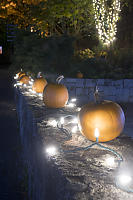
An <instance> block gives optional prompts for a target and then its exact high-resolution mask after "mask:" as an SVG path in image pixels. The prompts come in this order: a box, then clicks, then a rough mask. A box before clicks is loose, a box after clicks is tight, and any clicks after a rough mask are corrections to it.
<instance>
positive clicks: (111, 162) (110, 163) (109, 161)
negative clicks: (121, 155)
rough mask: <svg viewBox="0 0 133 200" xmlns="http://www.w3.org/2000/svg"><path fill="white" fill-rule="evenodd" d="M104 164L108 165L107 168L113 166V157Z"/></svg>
mask: <svg viewBox="0 0 133 200" xmlns="http://www.w3.org/2000/svg"><path fill="white" fill-rule="evenodd" d="M106 164H107V165H109V166H114V164H115V160H114V158H113V157H109V158H107V159H106Z"/></svg>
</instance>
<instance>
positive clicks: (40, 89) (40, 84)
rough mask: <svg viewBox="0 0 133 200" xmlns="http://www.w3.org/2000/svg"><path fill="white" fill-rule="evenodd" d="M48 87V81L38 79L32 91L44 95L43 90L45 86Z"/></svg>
mask: <svg viewBox="0 0 133 200" xmlns="http://www.w3.org/2000/svg"><path fill="white" fill-rule="evenodd" d="M46 85H47V81H46V80H45V79H44V78H42V77H41V78H37V79H35V81H34V83H33V85H32V90H33V91H35V92H37V93H43V90H44V88H45V86H46Z"/></svg>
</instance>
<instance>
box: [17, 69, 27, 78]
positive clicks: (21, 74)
mask: <svg viewBox="0 0 133 200" xmlns="http://www.w3.org/2000/svg"><path fill="white" fill-rule="evenodd" d="M17 75H18V79H19V78H21V77H22V76H24V75H26V74H25V72H22V71H21V72H19V73H17Z"/></svg>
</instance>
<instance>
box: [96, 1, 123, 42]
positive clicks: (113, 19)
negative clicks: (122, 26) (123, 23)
mask: <svg viewBox="0 0 133 200" xmlns="http://www.w3.org/2000/svg"><path fill="white" fill-rule="evenodd" d="M93 7H94V11H95V23H96V28H97V31H98V35H99V39H100V40H101V41H102V42H103V44H104V45H110V44H111V43H113V41H114V40H115V36H116V32H117V21H118V19H119V12H120V11H121V10H120V0H93Z"/></svg>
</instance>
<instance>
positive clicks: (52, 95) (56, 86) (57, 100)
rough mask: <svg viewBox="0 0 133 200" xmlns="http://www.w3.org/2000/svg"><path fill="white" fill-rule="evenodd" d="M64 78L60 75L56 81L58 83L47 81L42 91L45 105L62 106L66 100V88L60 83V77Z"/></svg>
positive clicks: (51, 106)
mask: <svg viewBox="0 0 133 200" xmlns="http://www.w3.org/2000/svg"><path fill="white" fill-rule="evenodd" d="M62 78H64V77H63V76H60V77H58V78H57V80H56V81H58V83H48V84H47V85H46V87H45V88H44V91H43V101H44V104H45V105H46V106H47V107H50V108H62V107H64V106H65V105H66V104H67V102H68V97H69V95H68V90H67V88H66V87H65V86H64V85H62V84H60V83H59V82H60V81H61V79H62Z"/></svg>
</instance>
